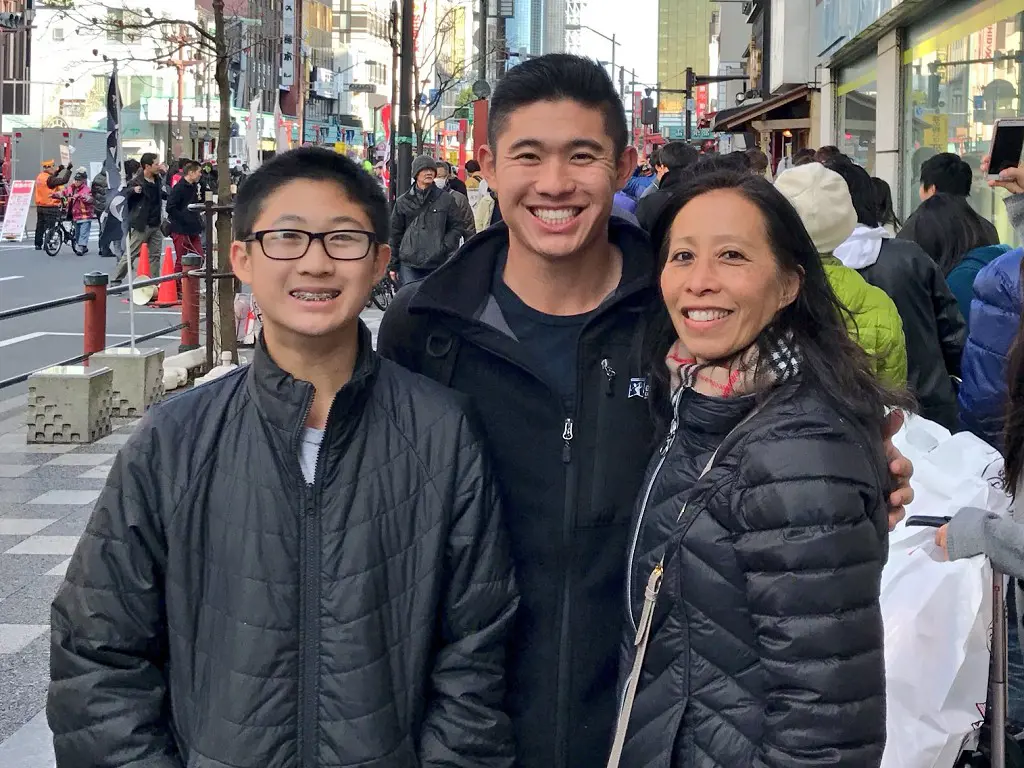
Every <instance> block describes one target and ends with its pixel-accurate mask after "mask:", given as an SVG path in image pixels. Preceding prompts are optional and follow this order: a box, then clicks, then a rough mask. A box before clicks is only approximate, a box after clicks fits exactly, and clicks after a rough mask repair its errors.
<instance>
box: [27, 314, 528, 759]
mask: <svg viewBox="0 0 1024 768" xmlns="http://www.w3.org/2000/svg"><path fill="white" fill-rule="evenodd" d="M361 338H362V341H361V348H360V353H359V359H358V363H357V365H356V369H355V372H354V375H353V377H352V380H351V381H350V382H349V383H348V384H347V385H345V386H344V387H343V388H342V389H340V390H339V391H338V392H337V394H336V395H335V398H334V402H333V405H332V407H331V411H330V416H329V417H328V420H327V424H326V427H325V430H324V436H323V442H322V444H321V447H320V452H319V456H318V459H317V471H316V479H315V481H314V482H313V483H311V484H307V483H306V482H305V480H304V477H303V474H302V470H301V468H300V464H299V442H300V436H301V434H302V428H303V426H304V423H305V418H306V413H307V412H308V408H309V406H310V404H311V402H312V397H313V388H312V385H311V384H309V383H307V382H302V381H297V380H295V379H294V378H292V377H291V376H290V375H289V374H287V373H286V372H285V371H283V370H281V369H280V368H279V367H278V366H277V365H276V363H274V361H273V360H272V359H271V357H270V355H269V354H268V353H267V351H266V349H265V348H264V346H263V344H262V340H261V343H260V344H259V345H258V346H257V350H256V354H255V359H254V362H253V364H252V365H251V366H246V367H242V368H239V369H237V370H236V371H233V372H231V373H229V374H227V375H226V376H224V377H222V378H220V379H218V380H217V381H215V382H211V383H209V384H206V385H204V386H201V387H197V388H195V389H194V390H192V391H190V392H188V393H186V394H183V395H179V396H177V397H174V398H172V399H170V400H168V401H167V402H166V403H164V404H162V405H160V406H158V407H157V408H155V409H153V410H152V411H150V414H149V415H147V417H146V418H145V419H144V420H143V422H142V423H141V424H140V425H139V426H138V427H137V429H136V431H135V433H134V434H133V435H132V437H131V439H130V440H129V441H128V444H127V445H126V446H125V448H124V449H123V450H122V451H121V452H120V454H119V455H118V457H117V459H116V460H115V463H114V466H113V469H112V470H111V473H110V477H109V478H108V479H107V484H106V487H105V488H104V489H103V492H102V493H101V495H100V497H99V499H98V501H97V503H96V508H95V510H94V512H93V515H92V519H91V521H90V522H89V526H88V533H87V534H86V535H85V536H83V537H82V542H81V544H80V546H79V547H78V549H77V550H76V552H75V556H74V557H73V558H72V560H71V563H70V565H69V567H68V571H67V579H66V581H65V583H64V585H63V586H62V587H61V589H60V592H59V593H58V595H57V597H56V599H55V600H54V604H53V610H52V633H51V643H52V645H51V653H50V665H51V673H52V682H51V686H50V691H49V699H48V703H47V718H48V721H49V724H50V727H51V729H52V730H53V734H54V736H53V744H54V749H55V752H56V756H57V763H58V764H59V765H83V766H84V765H88V766H92V767H93V768H108V767H109V768H112V767H113V766H124V765H128V764H135V765H147V766H152V768H182V766H186V765H187V766H189V768H218V767H222V766H226V765H232V766H243V765H251V766H260V768H312V767H313V766H319V767H320V768H342V767H343V766H356V765H358V766H366V768H370V767H371V766H373V767H376V768H384V767H385V766H386V767H387V768H421V767H423V768H441V766H444V768H452V767H454V766H459V767H461V768H479V766H491V767H498V766H500V767H501V768H512V765H513V759H514V755H513V740H512V729H511V724H510V722H509V719H508V717H507V716H506V715H505V714H504V712H503V696H504V692H505V684H504V666H505V659H504V646H505V641H506V634H507V630H508V629H509V627H510V626H511V622H512V618H513V613H514V610H515V605H516V598H515V594H514V584H513V579H512V565H511V557H510V554H509V549H508V542H507V539H506V536H505V533H504V529H503V528H502V525H501V520H500V510H499V505H498V495H497V490H496V488H495V486H494V484H493V483H492V479H491V472H490V469H489V465H488V462H487V460H486V458H485V457H484V455H483V454H482V452H481V449H480V445H479V443H478V441H477V440H476V438H475V436H474V433H473V430H472V429H471V427H470V424H469V420H468V418H467V416H466V413H465V412H464V411H463V409H462V407H461V406H460V405H459V402H458V400H457V396H455V395H454V394H453V393H451V392H449V391H446V390H444V389H443V388H441V387H439V386H438V385H436V384H435V383H433V382H431V381H428V380H427V379H424V378H422V377H419V376H416V375H414V374H411V373H409V372H408V371H405V370H403V369H401V368H400V367H398V366H397V365H394V364H393V363H390V362H388V361H381V360H380V359H379V358H378V357H377V355H376V354H375V353H374V352H373V351H372V348H371V339H370V333H369V330H368V329H366V328H365V326H363V327H362V328H361Z"/></svg>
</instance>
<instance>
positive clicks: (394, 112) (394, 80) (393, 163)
mask: <svg viewBox="0 0 1024 768" xmlns="http://www.w3.org/2000/svg"><path fill="white" fill-rule="evenodd" d="M398 34H399V33H398V0H391V114H390V116H389V121H390V123H391V124H390V126H389V130H390V132H391V135H390V137H389V140H388V144H390V145H391V146H390V152H389V153H388V200H389V201H390V202H391V204H392V205H394V204H395V199H396V197H397V195H396V194H395V192H396V190H397V188H398V176H397V173H398V156H397V154H396V146H397V145H396V144H395V126H396V122H395V121H396V118H397V117H398Z"/></svg>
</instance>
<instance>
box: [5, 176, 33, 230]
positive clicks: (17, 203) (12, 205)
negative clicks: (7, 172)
mask: <svg viewBox="0 0 1024 768" xmlns="http://www.w3.org/2000/svg"><path fill="white" fill-rule="evenodd" d="M35 186H36V183H35V181H12V182H11V194H10V196H9V197H8V198H7V210H6V211H5V212H4V223H3V229H2V230H0V232H2V239H3V240H17V241H18V242H21V239H22V237H24V235H25V222H26V221H28V209H29V208H30V207H32V191H33V189H35Z"/></svg>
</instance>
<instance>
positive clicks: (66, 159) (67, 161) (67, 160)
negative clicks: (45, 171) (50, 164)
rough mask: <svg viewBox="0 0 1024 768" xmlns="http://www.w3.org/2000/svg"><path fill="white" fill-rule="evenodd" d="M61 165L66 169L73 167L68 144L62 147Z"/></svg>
mask: <svg viewBox="0 0 1024 768" xmlns="http://www.w3.org/2000/svg"><path fill="white" fill-rule="evenodd" d="M60 164H61V165H63V166H64V167H65V168H66V167H67V166H69V165H71V147H69V146H68V145H67V144H61V145H60Z"/></svg>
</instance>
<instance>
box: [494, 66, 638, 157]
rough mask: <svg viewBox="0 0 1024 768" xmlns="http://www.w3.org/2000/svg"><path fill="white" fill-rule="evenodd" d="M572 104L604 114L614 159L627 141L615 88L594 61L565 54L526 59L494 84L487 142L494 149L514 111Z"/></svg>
mask: <svg viewBox="0 0 1024 768" xmlns="http://www.w3.org/2000/svg"><path fill="white" fill-rule="evenodd" d="M563 100H564V101H575V102H577V103H579V104H582V105H584V106H586V107H592V108H594V109H599V110H601V112H602V113H604V127H605V131H606V132H607V133H608V136H609V137H610V138H611V140H612V143H613V144H614V145H615V155H616V157H618V156H619V155H621V154H622V153H623V152H624V151H625V149H626V143H627V141H628V139H629V135H628V132H627V130H626V113H625V111H624V110H623V108H622V100H621V99H620V98H619V94H618V92H617V91H616V90H615V84H614V83H613V82H612V80H611V78H610V77H609V76H608V72H607V71H605V68H604V67H602V66H601V65H600V64H598V63H597V62H596V61H591V60H590V59H585V58H583V57H582V56H573V55H572V54H568V53H549V54H545V55H544V56H538V57H537V58H535V59H527V60H526V61H525V62H523V63H522V64H520V65H519V66H517V67H513V68H512V69H510V70H509V71H508V73H507V74H506V75H505V76H504V77H503V78H502V79H501V80H499V81H498V85H497V87H496V88H495V89H494V94H493V95H492V96H491V112H490V116H489V120H488V124H487V141H488V143H489V144H490V145H491V146H492V147H494V146H496V145H497V143H498V137H499V136H500V135H501V133H502V132H503V131H504V130H505V129H506V128H507V127H508V120H509V118H510V117H511V115H512V113H513V112H515V111H516V110H517V109H521V108H523V107H528V106H530V105H531V104H536V103H538V102H541V101H563Z"/></svg>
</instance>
